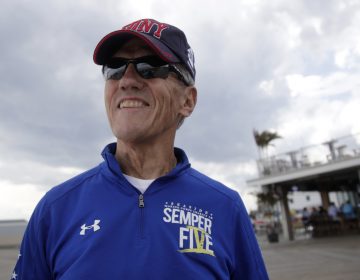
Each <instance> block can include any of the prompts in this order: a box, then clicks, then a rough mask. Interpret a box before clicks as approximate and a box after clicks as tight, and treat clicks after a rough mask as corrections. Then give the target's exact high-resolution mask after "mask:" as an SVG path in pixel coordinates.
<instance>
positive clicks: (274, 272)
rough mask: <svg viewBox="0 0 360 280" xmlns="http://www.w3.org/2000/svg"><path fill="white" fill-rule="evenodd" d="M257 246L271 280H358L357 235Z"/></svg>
mask: <svg viewBox="0 0 360 280" xmlns="http://www.w3.org/2000/svg"><path fill="white" fill-rule="evenodd" d="M260 244H261V248H262V252H263V256H264V259H265V262H266V266H267V269H268V272H269V276H270V279H272V280H290V279H296V280H305V279H306V280H309V279H316V280H340V279H341V280H358V279H360V261H359V260H360V234H358V235H352V236H341V237H329V238H319V239H307V240H299V241H293V242H282V243H278V244H269V243H267V242H261V243H260Z"/></svg>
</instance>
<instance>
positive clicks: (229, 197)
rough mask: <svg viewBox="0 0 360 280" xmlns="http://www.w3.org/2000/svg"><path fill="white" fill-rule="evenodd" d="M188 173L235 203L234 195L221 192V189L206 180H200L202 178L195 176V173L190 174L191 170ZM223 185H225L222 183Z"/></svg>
mask: <svg viewBox="0 0 360 280" xmlns="http://www.w3.org/2000/svg"><path fill="white" fill-rule="evenodd" d="M189 175H190V176H191V177H193V178H195V179H196V180H198V181H200V182H202V183H203V184H206V185H207V186H209V187H210V188H212V189H213V190H215V191H217V192H218V193H220V194H221V195H223V196H226V197H227V198H228V199H230V200H231V201H232V202H234V203H235V204H236V199H235V197H231V196H230V195H228V194H226V193H224V192H222V191H220V190H218V189H216V188H214V186H212V185H211V184H209V183H208V182H206V181H204V180H202V179H201V178H199V177H198V176H195V174H192V172H189ZM218 184H221V183H220V182H219V183H218ZM223 186H225V185H223ZM232 191H234V192H236V191H235V190H232Z"/></svg>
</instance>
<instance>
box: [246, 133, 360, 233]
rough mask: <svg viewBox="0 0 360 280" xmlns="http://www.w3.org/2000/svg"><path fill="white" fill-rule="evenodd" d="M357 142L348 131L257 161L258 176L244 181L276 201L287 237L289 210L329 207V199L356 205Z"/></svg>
mask: <svg viewBox="0 0 360 280" xmlns="http://www.w3.org/2000/svg"><path fill="white" fill-rule="evenodd" d="M359 143H360V134H357V135H350V136H345V137H341V138H338V139H332V140H329V141H327V142H324V143H322V144H319V145H313V146H308V147H302V148H300V149H298V150H294V151H290V152H287V153H284V154H278V155H274V156H268V157H266V158H260V159H259V160H258V161H257V166H258V174H259V175H258V178H254V179H251V180H248V181H247V184H248V185H249V186H257V187H261V189H262V193H264V194H267V196H274V197H275V198H276V199H277V200H278V201H279V203H277V204H276V205H275V206H274V209H275V212H276V209H277V208H276V207H278V210H279V212H280V215H279V216H280V220H281V225H282V229H283V233H284V235H285V238H286V239H288V240H293V239H294V231H293V226H292V224H293V223H292V217H291V214H290V213H291V210H293V211H292V212H294V211H296V210H300V209H302V208H303V207H316V206H322V207H323V208H324V209H328V207H329V205H330V202H334V203H335V205H337V206H338V207H340V206H341V205H343V204H344V203H345V202H346V201H350V203H351V204H352V205H353V206H354V208H355V209H358V206H359V202H360V200H359V196H360V145H359ZM261 207H262V206H261V205H260V207H259V208H261ZM357 218H358V216H357ZM357 225H358V222H357Z"/></svg>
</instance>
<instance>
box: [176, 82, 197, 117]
mask: <svg viewBox="0 0 360 280" xmlns="http://www.w3.org/2000/svg"><path fill="white" fill-rule="evenodd" d="M196 102H197V89H196V87H195V86H188V87H186V88H185V92H184V97H183V100H182V108H181V110H180V113H181V115H183V116H184V117H188V116H190V115H191V113H192V112H193V111H194V109H195V106H196Z"/></svg>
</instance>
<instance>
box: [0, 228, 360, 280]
mask: <svg viewBox="0 0 360 280" xmlns="http://www.w3.org/2000/svg"><path fill="white" fill-rule="evenodd" d="M260 244H261V248H262V251H263V256H264V258H265V262H266V266H267V268H268V272H269V275H270V279H272V280H292V279H295V280H305V279H306V280H309V279H311V280H312V279H314V280H339V279H341V280H358V279H360V262H359V260H360V234H359V235H352V236H341V237H332V238H321V239H308V240H299V241H294V242H280V243H275V244H269V243H268V242H266V241H260ZM17 255H18V252H17V250H16V249H15V248H0V280H9V278H10V277H9V276H10V274H11V270H12V268H13V265H14V263H15V261H16V259H17ZM150 279H151V278H150Z"/></svg>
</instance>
